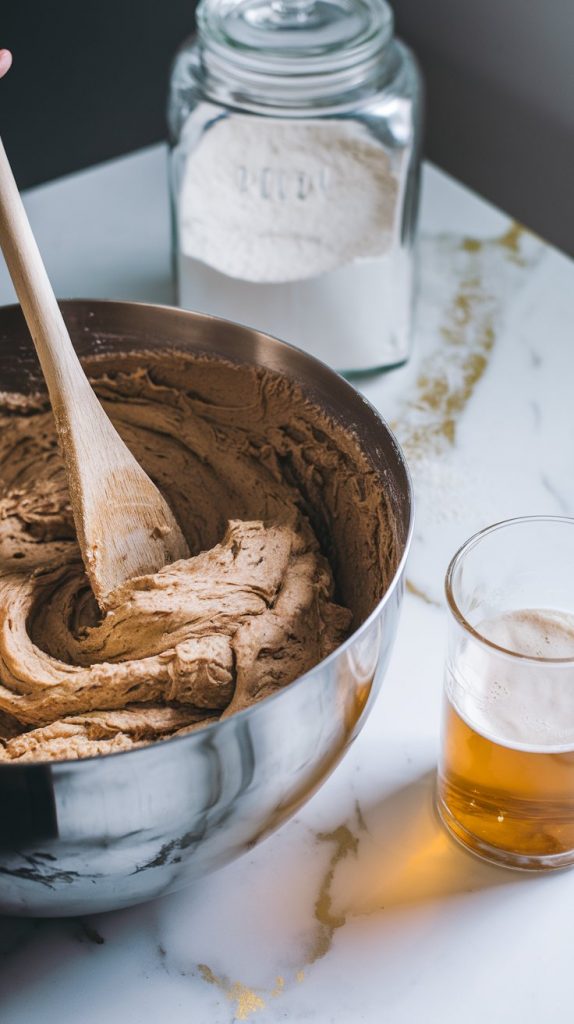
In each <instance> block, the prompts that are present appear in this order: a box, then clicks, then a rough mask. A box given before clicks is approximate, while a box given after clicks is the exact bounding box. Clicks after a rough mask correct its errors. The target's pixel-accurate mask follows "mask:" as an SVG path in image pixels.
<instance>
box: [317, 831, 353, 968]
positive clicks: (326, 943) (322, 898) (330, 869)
mask: <svg viewBox="0 0 574 1024" xmlns="http://www.w3.org/2000/svg"><path fill="white" fill-rule="evenodd" d="M317 839H318V841H319V842H321V843H332V844H333V845H334V849H333V853H332V854H331V857H330V859H329V864H328V866H327V870H326V872H325V874H324V876H323V879H322V881H321V885H320V888H319V895H318V896H317V899H316V900H315V920H316V921H317V923H318V924H319V933H318V935H317V937H316V939H315V942H314V943H313V946H312V948H311V951H310V953H309V956H308V957H307V963H308V964H314V963H315V961H316V960H320V959H321V957H324V956H325V954H326V953H328V952H329V950H330V948H331V945H332V943H333V935H334V934H335V932H336V930H337V928H342V926H343V925H344V924H345V921H346V920H347V916H346V914H344V913H337V912H336V911H335V910H334V909H333V897H332V893H331V888H332V885H333V879H334V877H335V870H336V868H337V865H338V864H339V862H340V861H342V860H343V859H344V858H345V857H347V856H348V855H349V854H353V855H356V853H357V849H358V846H359V840H358V839H357V837H356V836H355V835H354V834H353V833H352V832H351V830H350V828H349V826H348V825H339V827H338V828H336V829H334V830H333V831H332V832H319V833H318V834H317Z"/></svg>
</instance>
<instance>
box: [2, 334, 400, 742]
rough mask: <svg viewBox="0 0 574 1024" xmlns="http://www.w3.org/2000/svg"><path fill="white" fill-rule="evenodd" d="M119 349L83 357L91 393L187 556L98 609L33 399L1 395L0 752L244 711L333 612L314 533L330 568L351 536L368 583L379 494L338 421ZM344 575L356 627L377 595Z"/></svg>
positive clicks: (265, 379) (147, 732) (340, 612)
mask: <svg viewBox="0 0 574 1024" xmlns="http://www.w3.org/2000/svg"><path fill="white" fill-rule="evenodd" d="M134 360H135V357H133V356H132V357H125V358H122V357H118V356H115V357H105V358H103V359H99V360H93V361H92V364H91V371H92V375H93V377H94V383H95V387H96V390H97V391H98V393H99V395H100V397H101V399H102V400H103V403H104V405H105V407H106V409H107V411H108V412H109V414H110V415H111V417H112V419H113V420H114V421H115V423H116V425H117V427H118V429H119V430H120V432H121V433H122V435H123V437H124V439H125V440H126V442H127V443H128V444H129V445H130V447H131V448H132V450H133V451H134V454H135V455H136V457H137V458H138V459H139V461H140V462H141V463H142V465H143V466H144V467H145V468H146V470H147V472H148V473H149V474H150V475H151V476H152V477H153V478H154V479H155V480H156V482H157V483H158V485H159V486H160V488H161V489H162V491H163V492H164V494H165V495H166V497H167V498H168V500H169V501H170V503H171V504H172V507H173V508H174V511H175V514H176V516H177V518H178V520H179V522H180V524H181V526H182V528H183V530H184V533H185V534H186V537H187V539H188V542H189V544H190V549H191V551H192V557H191V558H189V559H186V560H182V561H180V562H177V563H175V564H173V565H170V566H166V567H165V568H164V569H162V570H161V571H160V572H158V573H155V574H154V575H151V576H145V577H141V578H139V579H135V580H131V581H129V582H128V583H126V584H124V585H123V586H121V587H119V588H118V589H117V590H116V591H115V592H114V594H113V598H112V600H111V602H110V609H109V611H108V612H107V613H106V614H105V616H104V617H103V618H102V619H100V616H99V613H98V611H97V608H96V606H95V602H94V600H93V597H92V595H91V592H90V590H89V586H88V584H87V580H86V577H85V574H84V572H83V566H82V563H81V560H80V558H79V552H78V548H77V544H76V540H75V533H74V528H73V522H72V517H71V511H70V508H69V504H68V496H67V490H66V484H65V479H64V475H63V469H62V463H61V459H60V455H59V452H58V449H57V444H56V440H55V435H54V429H53V423H52V418H51V413H50V411H49V409H48V408H47V407H46V402H45V400H43V399H38V398H36V399H35V400H31V401H30V403H29V404H28V406H27V405H26V403H25V402H24V403H23V402H22V399H21V398H19V400H15V399H14V398H12V399H10V397H9V396H5V401H4V411H3V412H2V413H1V414H0V479H1V481H2V483H1V485H0V761H2V760H4V761H18V760H46V759H60V758H67V757H84V756H90V755H93V754H102V753H107V752H112V751H117V750H127V749H131V748H132V747H134V746H139V745H142V744H144V743H148V742H152V741H154V740H158V739H162V738H164V737H166V736H173V735H177V734H181V733H182V732H187V731H190V730H193V729H197V728H200V727H202V726H203V725H204V724H206V722H208V721H212V720H215V719H216V718H217V717H220V716H221V715H222V714H223V715H228V714H231V713H233V712H234V711H238V710H241V709H242V708H245V707H248V706H249V705H250V704H252V703H253V702H254V701H257V700H259V699H261V698H262V697H265V696H266V695H267V694H269V693H272V692H274V691H275V690H277V689H278V688H280V687H283V686H285V685H287V684H288V683H290V682H292V681H293V680H294V679H295V678H297V677H298V676H300V675H301V674H303V673H304V672H306V671H307V670H308V669H310V668H312V666H313V665H315V664H316V663H317V662H318V661H320V660H321V659H322V658H323V657H325V656H326V655H328V654H329V653H330V652H331V651H333V650H334V649H335V648H336V647H337V646H338V644H339V643H341V641H342V640H343V639H344V637H345V636H346V634H347V633H348V631H349V627H350V624H351V618H352V615H351V612H350V611H348V610H347V609H346V608H343V607H341V606H340V605H339V604H337V603H335V601H334V599H333V598H334V580H333V573H332V571H331V568H330V565H329V561H328V560H327V558H326V557H325V555H324V554H323V553H322V552H321V550H320V546H319V541H318V538H317V534H319V536H320V539H321V543H322V547H323V550H324V551H325V552H326V553H327V554H328V555H329V557H330V560H331V558H333V560H334V562H335V563H337V550H338V549H339V550H340V548H338V545H340V544H341V543H348V544H350V545H351V546H352V547H353V546H354V547H355V548H356V553H357V558H358V559H359V563H360V560H361V559H362V561H363V565H364V566H365V567H366V565H367V562H368V561H369V560H371V572H370V574H369V575H368V578H369V579H371V580H372V579H373V578H375V579H376V578H378V579H379V580H380V584H379V589H381V590H382V587H383V585H384V576H385V572H386V570H387V568H388V566H389V564H390V561H391V560H392V548H393V544H392V535H391V532H390V530H389V523H388V517H387V514H386V506H385V502H384V500H383V498H382V496H381V494H380V488H379V487H378V486H377V485H376V481H375V479H374V474H373V473H372V471H370V470H369V467H368V465H367V464H366V463H365V462H364V459H363V457H362V456H361V455H360V451H359V449H358V446H357V444H356V442H355V441H354V439H353V437H352V435H351V434H350V433H349V432H347V431H343V430H342V428H340V427H336V426H335V425H334V424H332V423H330V422H329V421H328V419H327V417H325V416H324V415H323V414H322V413H320V412H319V410H318V409H317V408H316V407H315V406H313V405H312V404H311V403H310V402H309V401H308V400H307V399H305V398H304V397H303V395H302V394H301V393H300V392H299V391H298V390H297V389H296V388H294V386H293V385H290V384H288V382H286V381H285V379H284V378H281V377H279V376H278V375H275V374H272V373H269V372H266V371H257V370H255V369H252V368H246V367H237V366H233V365H231V364H227V363H223V362H222V361H216V360H212V359H208V358H201V357H195V358H193V357H189V358H188V357H184V356H182V355H181V354H175V353H164V354H160V355H158V354H153V355H152V354H146V355H145V357H144V356H142V354H141V353H140V354H139V355H138V357H137V362H139V364H140V365H139V367H138V366H137V363H135V365H134ZM143 360H145V362H146V363H147V367H146V369H142V368H141V362H142V361H143ZM357 503H359V508H358V509H357ZM361 522H362V524H363V525H362V528H361V529H358V526H357V524H359V523H361ZM312 524H313V525H312ZM313 526H314V527H315V529H313ZM384 538H386V546H385V545H384V544H381V547H380V549H379V550H377V544H378V543H379V541H382V540H383V539H384ZM373 560H378V561H379V563H380V566H379V569H380V571H379V574H378V576H377V574H376V573H374V572H373V571H372V569H373V565H372V562H373ZM335 569H336V565H335ZM344 576H345V574H344V572H341V577H342V578H341V579H340V580H339V581H338V582H339V584H340V585H341V584H342V590H343V597H347V599H348V600H350V603H351V604H352V606H353V611H354V613H355V620H356V621H358V620H360V618H362V617H364V615H365V614H367V612H368V611H369V610H370V608H371V607H372V605H373V604H374V602H375V601H376V599H377V598H378V597H379V596H380V593H378V592H377V587H376V586H375V587H373V585H372V584H371V587H370V592H369V588H368V587H367V588H365V592H361V591H360V590H359V589H358V588H357V586H356V584H355V583H353V581H352V580H351V579H350V578H349V579H345V578H344ZM366 578H367V576H365V577H364V579H366ZM345 586H346V589H347V594H345V593H344V591H345Z"/></svg>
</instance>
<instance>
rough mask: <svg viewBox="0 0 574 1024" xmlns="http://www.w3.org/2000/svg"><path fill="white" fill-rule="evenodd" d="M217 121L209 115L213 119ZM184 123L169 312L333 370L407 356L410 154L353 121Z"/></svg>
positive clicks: (196, 116)
mask: <svg viewBox="0 0 574 1024" xmlns="http://www.w3.org/2000/svg"><path fill="white" fill-rule="evenodd" d="M214 109H215V108H211V110H212V111H213V110H214ZM210 116H211V115H210V109H209V107H207V105H206V107H204V108H203V110H196V111H194V113H192V115H191V116H190V117H189V119H188V122H187V125H186V127H185V128H184V130H183V132H182V135H181V140H180V145H179V147H178V150H179V152H178V153H177V158H176V164H175V166H176V167H177V168H178V170H177V171H176V174H177V177H178V179H179V187H178V190H177V191H178V196H179V199H178V202H177V217H178V248H177V253H176V259H177V274H178V293H179V294H178V298H179V303H180V305H181V306H183V307H184V308H188V309H196V310H200V311H202V312H206V313H212V314H215V315H216V316H221V317H225V318H226V319H230V320H236V321H239V322H240V323H244V324H248V325H249V326H252V327H256V328H258V329H259V330H262V331H266V332H267V333H269V334H273V335H275V336H277V337H279V338H282V339H284V340H286V341H290V342H292V343H293V344H295V345H298V346H300V347H301V348H303V349H306V351H308V352H311V353H312V354H313V355H315V356H318V358H320V359H323V360H324V361H325V362H327V363H329V364H330V365H331V366H334V367H335V368H336V369H339V370H352V371H355V372H360V371H364V370H372V369H373V368H374V367H377V366H389V365H393V364H397V363H400V362H402V361H403V360H404V359H405V358H406V356H407V354H408V346H409V335H410V318H411V296H412V257H411V254H410V251H409V247H408V246H404V245H402V244H401V243H400V232H401V211H402V207H403V202H404V189H405V169H406V166H407V164H408V159H409V153H408V151H406V150H404V149H401V150H399V151H395V152H394V153H392V154H389V153H387V152H386V151H385V149H384V148H383V146H382V145H381V143H379V142H378V141H377V140H376V139H375V138H373V137H372V136H371V135H370V133H369V132H368V130H367V129H366V128H365V126H364V125H362V124H358V123H357V122H354V121H350V120H349V121H345V120H340V119H337V120H333V121H324V120H323V121H318V120H317V121H308V120H305V122H301V121H299V122H297V121H281V120H278V119H275V120H268V119H261V118H255V117H250V116H247V115H235V114H234V115H233V116H232V117H225V116H224V117H221V116H219V117H216V118H215V119H214V120H213V121H212V122H211V123H210V124H206V119H209V117H210Z"/></svg>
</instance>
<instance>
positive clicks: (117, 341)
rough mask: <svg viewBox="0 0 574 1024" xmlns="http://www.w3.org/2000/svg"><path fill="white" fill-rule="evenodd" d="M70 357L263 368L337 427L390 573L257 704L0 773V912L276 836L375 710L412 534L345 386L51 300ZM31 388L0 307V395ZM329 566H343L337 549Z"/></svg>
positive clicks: (129, 309) (174, 330) (64, 909)
mask: <svg viewBox="0 0 574 1024" xmlns="http://www.w3.org/2000/svg"><path fill="white" fill-rule="evenodd" d="M63 310H64V315H65V318H66V321H67V323H68V326H69V328H70V332H71V335H72V339H73V341H74V342H75V344H76V347H77V349H78V351H79V353H80V354H81V355H85V354H91V353H93V352H96V351H97V352H106V351H108V352H109V351H120V350H124V351H133V350H134V349H148V350H149V349H158V348H160V349H161V348H166V347H171V348H174V347H175V348H182V349H185V350H187V351H190V350H192V351H198V352H207V353H210V354H216V355H220V356H224V357H226V358H227V359H231V360H233V361H235V362H239V363H250V364H257V365H260V366H261V365H262V366H265V367H269V368H271V369H273V370H279V371H281V372H282V373H284V374H286V375H287V376H288V377H290V378H291V379H294V380H296V381H298V382H299V383H300V384H301V385H302V386H303V387H304V389H305V390H306V392H307V393H308V394H309V395H310V396H311V397H312V398H313V400H314V401H315V402H318V403H319V404H320V405H322V406H323V407H324V408H326V409H327V410H328V411H329V413H330V414H331V415H332V416H334V417H335V418H336V419H338V420H339V421H341V422H343V423H345V424H348V425H349V426H351V427H352V428H353V429H354V431H355V433H356V435H357V438H358V439H359V443H360V445H361V448H362V449H363V451H364V452H365V454H366V456H367V457H368V459H369V460H370V462H371V464H372V465H373V467H374V469H375V471H376V472H377V473H378V474H379V475H380V480H381V488H382V489H384V491H385V493H386V494H387V496H388V499H389V500H390V503H391V509H392V516H393V518H394V522H395V525H396V531H397V539H398V545H397V557H396V565H395V566H394V575H393V578H392V580H391V582H390V585H389V586H388V588H387V590H386V592H385V593H384V596H383V598H382V600H381V601H380V603H379V604H378V606H377V607H376V608H375V609H374V611H373V612H372V614H371V615H369V617H368V619H367V620H366V621H365V622H363V623H362V625H361V626H360V627H359V628H358V629H356V630H355V632H354V633H353V634H352V635H351V636H350V637H349V639H348V640H347V641H346V642H345V643H344V644H343V645H342V646H341V647H339V648H338V650H336V651H335V652H334V653H333V654H331V655H330V657H328V658H326V659H325V660H324V661H323V662H321V663H320V664H319V665H317V666H316V667H315V668H314V669H312V670H311V671H310V672H308V673H307V674H306V675H305V676H303V677H301V678H300V679H298V680H297V681H296V682H294V683H293V684H291V685H290V686H288V687H287V688H286V689H284V690H282V691H281V692H279V693H277V694H275V695H274V696H272V697H269V698H268V699H266V700H264V701H262V702H261V703H259V704H256V705H254V706H253V707H251V708H249V709H248V710H246V711H243V712H241V713H239V714H237V715H236V716H235V717H231V718H228V719H226V720H225V721H222V722H218V723H216V724H214V725H211V726H208V727H206V728H205V729H203V730H201V731H199V732H196V733H193V734H191V735H189V736H185V737H181V738H178V739H172V740H167V741H164V742H161V743H157V744H155V745H154V746H150V747H145V748H142V749H139V750H134V751H130V752H126V753H118V754H111V755H108V756H106V757H100V758H89V759H86V760H80V761H60V762H55V763H49V764H48V763H44V764H30V763H24V764H13V765H0V910H1V911H3V912H4V913H11V914H19V915H43V916H60V915H70V914H84V913H96V912H99V911H104V910H111V909H117V908H120V907H127V906H129V905H131V904H134V903H138V902H141V901H143V900H147V899H151V898H153V897H156V896H160V895H162V894H163V893H168V892H172V891H173V890H174V889H177V888H180V887H181V886H184V885H186V884H187V883H189V882H191V881H192V880H193V879H195V878H198V877H199V876H201V875H203V874H205V873H207V872H209V871H212V870H214V869H215V868H218V867H220V866H222V865H223V864H225V863H227V862H228V861H231V860H232V859H233V858H234V857H237V856H239V854H241V853H242V852H243V851H245V850H246V849H248V848H250V847H251V846H253V845H254V844H255V843H257V842H258V841H259V840H260V839H262V838H263V837H264V836H266V835H267V834H268V833H270V832H271V831H273V830H274V829H276V828H277V827H278V826H279V825H281V824H282V822H284V821H285V820H286V819H287V818H288V817H289V816H290V815H292V814H293V812H294V811H295V810H296V809H297V808H298V807H299V806H300V805H301V804H302V803H303V802H304V801H305V800H307V799H308V798H309V797H310V796H311V795H312V793H314V792H315V790H316V789H317V787H318V786H319V785H320V784H321V783H322V782H323V781H324V779H325V778H326V777H327V776H328V775H329V773H330V772H331V771H332V770H333V768H334V767H335V765H336V764H337V762H338V761H339V760H340V758H341V757H342V755H343V753H344V752H345V750H346V748H347V747H348V746H349V744H350V743H351V741H352V740H353V738H354V737H355V736H356V735H357V733H358V732H359V730H360V728H361V727H362V725H363V723H364V721H365V718H366V716H367V714H368V711H369V708H370V706H371V704H372V702H373V700H374V698H375V697H376V694H377V692H378V690H379V687H380V685H381V681H382V678H383V674H384V672H385V669H386V666H387V663H388V659H389V655H390V651H391V647H392V644H393V640H394V637H395V633H396V629H397V622H398V617H399V609H400V604H401V600H402V594H403V575H404V567H405V560H406V555H407V550H408V547H409V542H410V536H411V530H412V494H411V486H410V481H409V474H408V470H407V467H406V464H405V460H404V458H403V455H402V453H401V451H400V449H399V447H398V445H397V443H396V441H395V439H394V437H393V435H392V433H391V432H390V430H389V428H388V427H387V425H386V423H385V422H384V420H383V419H382V418H381V417H380V416H379V414H378V413H377V412H376V411H375V409H373V408H372V407H371V406H370V405H369V404H368V403H367V402H366V401H365V400H364V399H363V398H362V397H361V395H359V394H358V392H356V391H355V390H354V389H353V388H352V387H351V386H350V385H349V384H348V383H347V382H346V381H344V380H343V379H342V378H341V377H339V376H338V375H337V374H336V373H334V372H333V371H331V370H329V369H328V368H327V367H326V366H324V365H323V364H322V363H319V362H317V361H316V360H315V359H313V358H312V357H310V356H308V355H306V354H305V353H303V352H300V351H299V350H298V349H295V348H292V347H290V346H289V345H285V344H283V343H282V342H279V341H276V340H274V339H273V338H269V337H267V336H266V335H264V334H260V333H258V332H257V331H253V330H249V329H248V328H246V327H240V326H238V325H236V324H231V323H228V322H225V321H222V320H218V319H214V318H211V317H207V316H202V315H199V314H197V313H188V312H183V311H181V310H177V309H170V308H166V307H158V306H145V305H139V304H135V303H127V302H90V301H82V302H80V301H78V302H65V303H63ZM38 380H39V371H38V366H37V362H36V359H35V356H34V353H33V350H32V347H31V342H30V340H29V336H28V332H27V330H26V327H25V325H24V322H23V319H22V316H21V313H20V311H19V309H18V308H17V307H6V308H3V309H0V389H1V390H16V391H23V392H26V391H29V390H30V389H32V388H34V387H35V385H36V384H37V383H38ZM339 556H340V558H344V557H345V553H344V552H339Z"/></svg>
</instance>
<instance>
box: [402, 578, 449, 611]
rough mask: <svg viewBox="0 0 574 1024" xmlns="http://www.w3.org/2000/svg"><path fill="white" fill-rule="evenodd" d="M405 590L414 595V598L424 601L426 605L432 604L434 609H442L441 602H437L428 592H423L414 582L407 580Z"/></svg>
mask: <svg viewBox="0 0 574 1024" xmlns="http://www.w3.org/2000/svg"><path fill="white" fill-rule="evenodd" d="M405 588H406V591H407V593H408V594H412V595H413V597H418V598H420V600H421V601H424V603H425V604H430V605H432V607H433V608H440V607H441V604H440V601H435V599H434V597H431V596H430V594H427V592H426V590H422V588H421V587H417V585H416V583H413V581H412V580H409V579H407V581H406V583H405Z"/></svg>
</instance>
